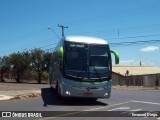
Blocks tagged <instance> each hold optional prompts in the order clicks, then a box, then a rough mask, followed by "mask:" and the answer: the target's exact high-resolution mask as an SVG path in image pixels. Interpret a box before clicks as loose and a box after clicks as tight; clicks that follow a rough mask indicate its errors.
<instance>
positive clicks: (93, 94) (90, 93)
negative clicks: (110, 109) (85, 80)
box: [61, 84, 111, 98]
mask: <svg viewBox="0 0 160 120" xmlns="http://www.w3.org/2000/svg"><path fill="white" fill-rule="evenodd" d="M61 85H62V86H61V96H63V97H83V98H110V95H111V86H109V87H108V88H105V89H104V88H103V89H96V90H95V89H90V88H89V87H86V88H85V89H80V88H75V87H70V86H66V85H64V84H61Z"/></svg>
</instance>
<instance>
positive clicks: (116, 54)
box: [111, 50, 119, 64]
mask: <svg viewBox="0 0 160 120" xmlns="http://www.w3.org/2000/svg"><path fill="white" fill-rule="evenodd" d="M111 53H113V54H114V56H115V64H119V54H118V52H116V51H114V50H111Z"/></svg>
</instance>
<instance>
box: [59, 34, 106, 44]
mask: <svg viewBox="0 0 160 120" xmlns="http://www.w3.org/2000/svg"><path fill="white" fill-rule="evenodd" d="M62 40H63V41H69V42H77V43H86V44H104V45H106V44H108V42H107V41H106V40H104V39H100V38H96V37H88V36H65V37H63V38H62Z"/></svg>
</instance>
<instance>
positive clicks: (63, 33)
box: [58, 24, 68, 37]
mask: <svg viewBox="0 0 160 120" xmlns="http://www.w3.org/2000/svg"><path fill="white" fill-rule="evenodd" d="M58 27H61V28H62V37H63V36H64V28H68V26H63V25H59V24H58Z"/></svg>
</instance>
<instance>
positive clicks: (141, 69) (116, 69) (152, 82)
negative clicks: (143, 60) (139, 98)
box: [112, 66, 160, 87]
mask: <svg viewBox="0 0 160 120" xmlns="http://www.w3.org/2000/svg"><path fill="white" fill-rule="evenodd" d="M112 80H113V85H127V86H144V87H155V86H160V67H152V66H113V67H112Z"/></svg>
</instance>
